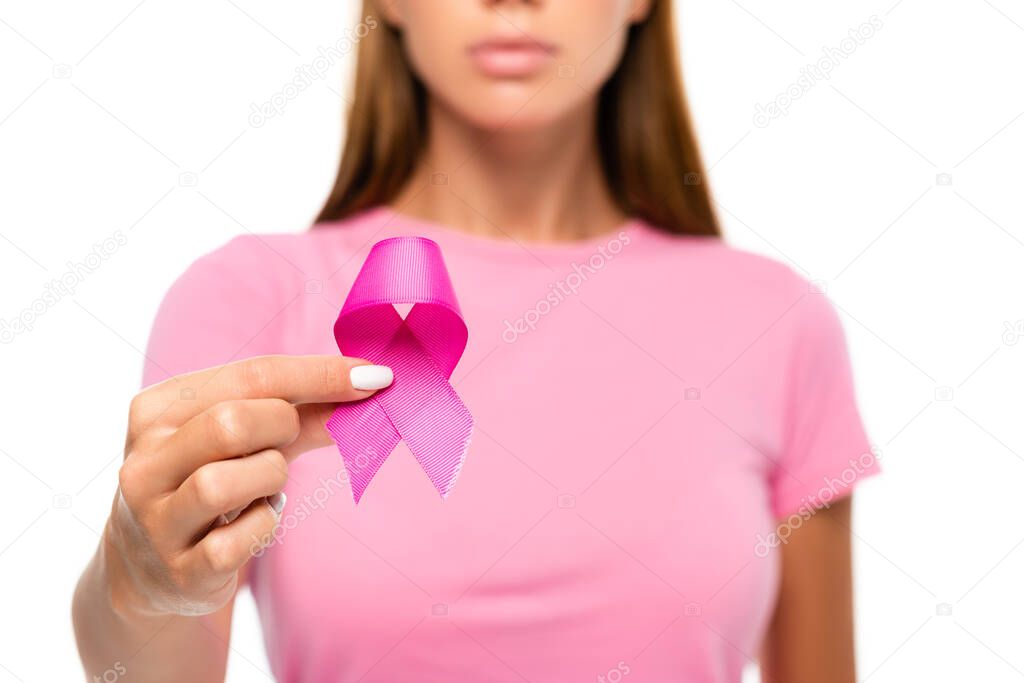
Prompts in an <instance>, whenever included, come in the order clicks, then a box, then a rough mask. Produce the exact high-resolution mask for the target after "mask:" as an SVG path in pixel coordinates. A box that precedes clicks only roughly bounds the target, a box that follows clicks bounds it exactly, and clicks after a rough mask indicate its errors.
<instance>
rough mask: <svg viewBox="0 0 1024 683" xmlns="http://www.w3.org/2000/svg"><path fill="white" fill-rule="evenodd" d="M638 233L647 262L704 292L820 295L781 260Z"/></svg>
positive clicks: (702, 240)
mask: <svg viewBox="0 0 1024 683" xmlns="http://www.w3.org/2000/svg"><path fill="white" fill-rule="evenodd" d="M635 229H636V231H637V234H638V235H639V236H641V237H642V240H641V241H639V242H640V243H642V244H644V245H645V246H646V247H647V248H645V249H644V250H643V252H644V254H645V257H646V258H645V260H647V261H649V262H650V263H651V264H652V265H654V266H656V267H657V268H658V269H659V270H660V271H661V272H662V274H663V275H666V274H667V275H671V274H673V273H674V274H676V277H678V278H680V279H685V280H688V281H690V282H691V283H692V284H696V283H698V282H699V283H700V284H701V290H700V291H703V292H706V293H708V294H709V295H710V294H713V293H714V292H720V293H723V294H728V293H742V294H743V295H744V296H746V297H749V298H753V299H755V300H759V301H769V300H787V299H792V298H794V297H799V296H801V295H803V294H807V293H814V292H819V291H820V287H819V286H818V283H815V282H814V281H813V280H812V279H811V278H810V277H809V276H807V275H804V274H802V273H800V272H798V269H797V267H795V266H793V265H791V264H789V263H786V262H784V261H781V260H779V259H776V258H773V257H770V256H766V255H763V254H758V253H754V252H752V251H747V250H745V249H741V248H739V247H735V246H732V245H730V244H729V243H728V242H726V241H725V240H724V239H722V238H719V237H699V236H692V235H679V234H674V233H670V232H667V231H665V230H662V229H660V228H657V227H655V226H651V225H649V224H647V223H643V222H640V223H638V224H637V226H636V228H635Z"/></svg>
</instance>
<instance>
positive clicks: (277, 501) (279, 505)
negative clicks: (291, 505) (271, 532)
mask: <svg viewBox="0 0 1024 683" xmlns="http://www.w3.org/2000/svg"><path fill="white" fill-rule="evenodd" d="M286 500H288V496H286V495H285V494H284V491H279V492H278V493H275V494H274V495H272V496H270V497H269V498H267V504H269V505H270V509H271V510H273V511H274V514H275V515H277V516H278V517H280V516H281V510H284V503H285V501H286Z"/></svg>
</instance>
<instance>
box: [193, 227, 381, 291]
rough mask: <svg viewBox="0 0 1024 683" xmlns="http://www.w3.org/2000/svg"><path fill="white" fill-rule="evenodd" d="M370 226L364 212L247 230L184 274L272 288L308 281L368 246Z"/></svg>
mask: <svg viewBox="0 0 1024 683" xmlns="http://www.w3.org/2000/svg"><path fill="white" fill-rule="evenodd" d="M369 227H370V226H369V225H368V224H367V221H366V220H365V217H364V216H361V215H357V216H354V217H352V218H349V219H346V220H342V221H336V222H332V223H327V224H324V225H322V226H316V227H312V228H309V229H306V230H304V231H302V232H280V233H260V234H256V233H244V234H241V235H236V236H235V237H233V238H231V239H230V240H229V241H227V242H226V243H224V244H222V245H221V246H219V247H217V248H216V249H213V250H212V251H209V252H207V253H205V254H203V255H201V256H200V257H199V258H197V259H196V260H195V262H194V263H193V264H192V266H191V267H190V268H189V269H188V271H186V273H185V274H184V275H183V278H187V277H190V276H191V277H198V278H200V279H203V280H206V281H210V280H219V281H222V282H224V283H227V284H233V285H236V286H240V287H244V288H248V289H253V290H259V291H262V292H268V291H270V290H273V289H290V288H292V287H295V286H298V287H300V288H301V287H305V286H306V285H307V284H308V283H309V282H310V281H322V280H323V279H324V278H329V277H331V276H332V275H333V274H335V273H336V272H337V271H338V270H339V269H341V268H343V267H344V265H345V264H346V263H347V262H348V261H349V260H351V259H354V258H355V257H356V256H357V255H359V254H360V253H361V252H362V251H364V250H365V247H366V243H367V239H368V238H369V237H371V235H370V234H369V232H368V228H369Z"/></svg>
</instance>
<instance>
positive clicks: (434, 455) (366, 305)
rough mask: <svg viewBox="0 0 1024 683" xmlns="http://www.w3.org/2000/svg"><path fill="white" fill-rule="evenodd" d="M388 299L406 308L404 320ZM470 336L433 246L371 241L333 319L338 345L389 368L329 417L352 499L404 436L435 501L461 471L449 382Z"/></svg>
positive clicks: (458, 420)
mask: <svg viewBox="0 0 1024 683" xmlns="http://www.w3.org/2000/svg"><path fill="white" fill-rule="evenodd" d="M395 304H413V307H412V309H411V310H410V311H409V313H408V315H407V316H406V317H405V319H404V320H403V319H402V316H400V315H399V314H398V311H397V310H395ZM467 335H468V332H467V330H466V325H465V323H464V322H463V320H462V315H461V313H460V311H459V305H458V302H457V301H456V299H455V291H454V289H453V288H452V284H451V280H450V279H449V278H448V271H447V270H446V269H445V266H444V261H443V259H442V258H441V250H440V248H439V247H438V246H437V244H436V243H435V242H433V241H432V240H429V239H427V238H425V237H393V238H390V239H386V240H382V241H380V242H377V243H376V244H375V245H373V248H372V249H371V250H370V253H369V255H368V256H367V257H366V262H365V263H364V264H363V267H362V269H361V270H360V271H359V275H358V276H356V280H355V282H354V283H353V285H352V289H351V291H350V292H349V295H348V298H347V299H346V300H345V304H344V306H342V309H341V313H340V314H339V315H338V320H337V321H336V322H335V324H334V337H335V340H336V341H337V342H338V348H339V349H340V350H341V352H342V353H343V354H344V355H346V356H358V357H361V358H367V359H370V360H372V361H373V362H375V363H379V364H381V365H388V366H390V367H391V369H392V370H393V371H394V377H395V379H394V382H393V383H392V385H391V386H390V387H388V388H387V389H383V390H381V391H379V392H377V393H376V394H374V395H373V396H371V397H370V398H368V399H366V400H364V401H358V402H355V403H342V404H340V405H339V406H338V407H337V408H336V409H335V411H334V413H333V414H332V415H331V417H330V419H329V420H328V421H327V425H326V427H327V431H328V433H329V434H330V435H331V438H332V439H333V440H334V442H335V443H336V444H337V445H338V451H339V452H340V453H341V457H342V460H343V462H344V463H345V469H346V471H347V472H348V475H349V480H350V481H351V482H352V496H353V498H354V499H355V501H356V502H357V503H358V502H359V500H360V499H361V498H362V496H363V493H364V492H365V490H366V487H367V486H368V485H369V483H370V480H371V479H372V478H373V476H374V475H375V474H376V473H377V471H378V470H379V469H380V467H381V465H382V464H383V463H384V460H385V459H386V458H387V457H388V455H389V454H390V453H391V452H392V451H393V450H394V449H395V447H396V446H397V445H398V442H399V441H401V440H404V441H405V443H406V445H407V446H408V447H409V450H410V451H411V452H412V454H413V456H414V457H415V458H416V460H417V462H419V464H420V466H421V467H422V468H423V470H424V471H425V472H426V474H427V476H428V477H429V479H430V481H431V482H432V483H433V484H434V487H435V488H436V489H437V491H438V493H440V494H441V497H442V498H447V497H448V494H449V493H450V492H451V489H452V487H453V486H454V484H455V480H456V478H457V477H458V475H459V471H460V470H461V469H462V463H463V462H464V461H465V458H466V452H467V450H468V449H469V442H470V439H471V436H472V432H473V416H472V415H471V414H470V413H469V410H468V409H467V408H466V406H465V404H463V402H462V400H461V399H460V398H459V396H458V394H457V393H455V389H454V388H453V387H452V385H451V383H450V382H449V381H448V380H449V378H450V377H451V374H452V372H453V371H454V370H455V366H456V365H457V364H458V362H459V359H460V358H461V357H462V353H463V351H464V350H465V348H466V339H467Z"/></svg>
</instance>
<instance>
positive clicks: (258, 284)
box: [142, 236, 284, 386]
mask: <svg viewBox="0 0 1024 683" xmlns="http://www.w3.org/2000/svg"><path fill="white" fill-rule="evenodd" d="M263 256H264V254H263V253H262V252H261V251H260V246H259V245H258V244H255V243H254V239H253V238H252V237H251V236H239V237H236V238H234V239H232V240H231V241H230V242H228V243H227V244H225V245H223V246H221V247H220V248H218V249H216V250H214V251H212V252H210V253H208V254H206V255H205V256H202V257H200V258H199V259H197V260H196V261H195V262H194V263H193V264H192V265H191V266H189V268H188V269H187V270H185V272H184V273H182V274H181V275H180V276H179V277H178V279H177V280H176V281H175V282H174V284H172V285H171V287H170V289H169V290H168V291H167V294H166V295H165V296H164V298H163V301H162V302H161V304H160V307H159V309H158V310H157V314H156V319H155V320H154V322H153V326H152V330H151V332H150V336H149V342H148V344H147V348H146V359H145V363H144V366H143V372H142V385H143V386H149V385H151V384H155V383H157V382H161V381H163V380H165V379H167V378H169V377H172V376H174V375H179V374H182V373H186V372H194V371H196V370H201V369H203V368H208V367H211V366H214V365H222V364H224V363H230V362H233V361H236V360H241V359H243V358H248V357H251V356H259V355H264V354H268V353H276V352H277V344H276V342H275V339H277V337H278V336H279V335H278V334H277V332H276V330H275V325H274V324H273V323H275V321H277V320H278V319H279V318H280V315H281V313H282V312H283V308H284V303H283V302H282V301H281V295H280V292H276V291H275V289H276V288H275V287H273V286H272V285H273V283H274V279H273V273H270V272H268V269H267V268H266V263H265V259H264V258H262V257H263Z"/></svg>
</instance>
